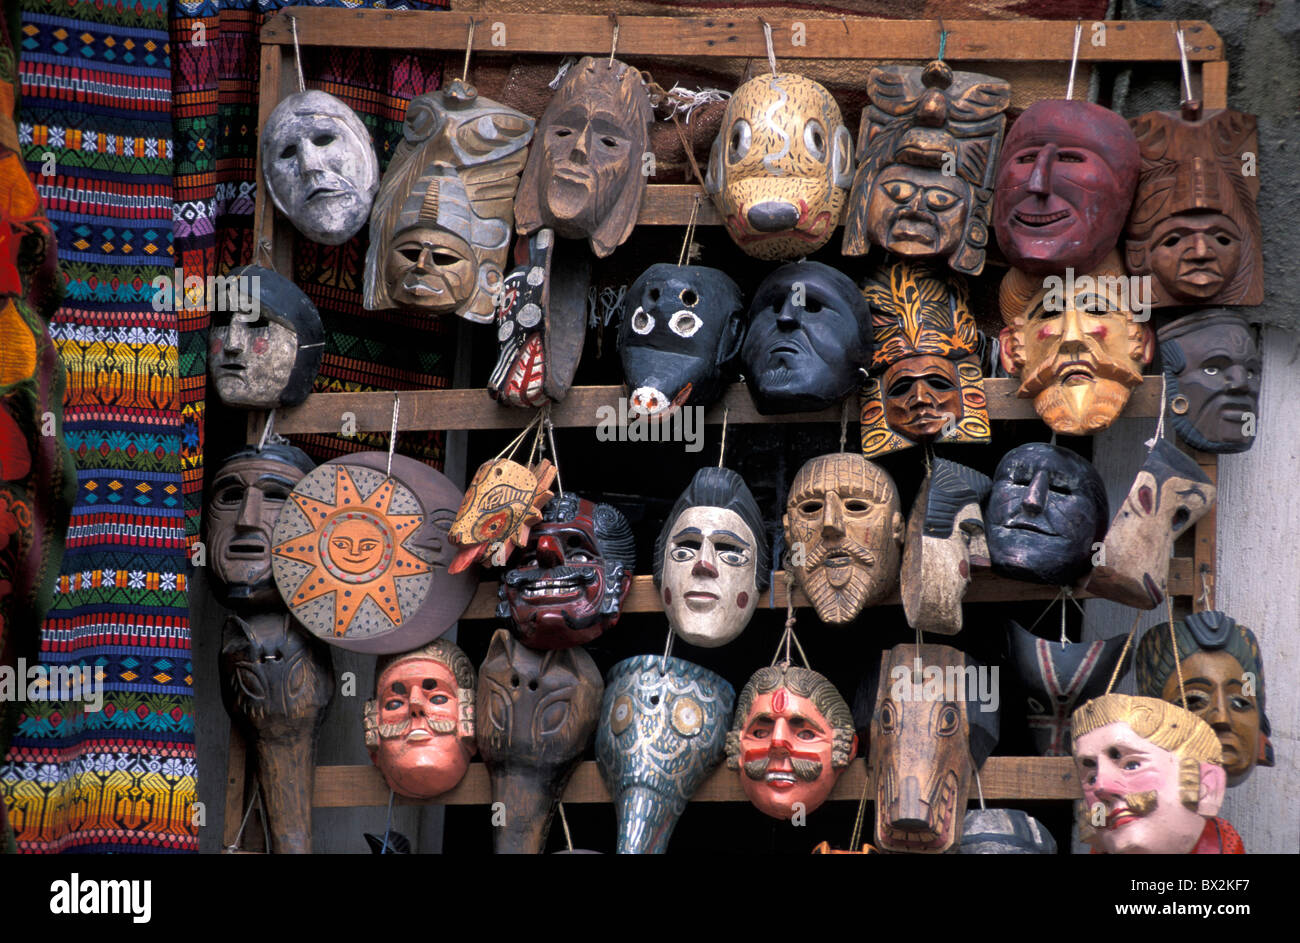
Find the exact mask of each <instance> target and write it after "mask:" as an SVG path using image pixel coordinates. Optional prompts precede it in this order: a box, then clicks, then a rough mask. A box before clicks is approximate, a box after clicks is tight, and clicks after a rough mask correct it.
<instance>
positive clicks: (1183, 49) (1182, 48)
mask: <svg viewBox="0 0 1300 943" xmlns="http://www.w3.org/2000/svg"><path fill="white" fill-rule="evenodd" d="M1174 38H1175V39H1177V40H1178V59H1179V61H1180V63H1181V64H1182V69H1183V101H1182V102H1180V104H1182V103H1185V102H1189V101H1191V100H1192V67H1191V66H1190V65H1189V64H1188V62H1187V42H1186V40H1185V39H1184V38H1183V24H1182V21H1181V20H1178V21H1175V28H1174Z"/></svg>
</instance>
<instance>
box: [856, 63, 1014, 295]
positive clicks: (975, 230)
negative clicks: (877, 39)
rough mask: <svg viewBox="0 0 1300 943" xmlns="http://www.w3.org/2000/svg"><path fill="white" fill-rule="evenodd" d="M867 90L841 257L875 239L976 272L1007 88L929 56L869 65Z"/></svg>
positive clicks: (913, 255) (864, 248) (898, 249)
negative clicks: (924, 60) (918, 62)
mask: <svg viewBox="0 0 1300 943" xmlns="http://www.w3.org/2000/svg"><path fill="white" fill-rule="evenodd" d="M867 96H868V98H869V99H870V101H871V104H870V105H868V106H867V107H866V108H864V109H863V111H862V123H861V125H860V126H859V129H858V149H857V155H856V156H857V164H858V166H857V171H856V173H855V175H854V177H853V190H852V192H851V193H850V195H849V213H848V218H847V219H846V220H845V222H844V247H843V249H844V254H845V255H865V254H866V253H867V250H868V249H869V248H870V247H871V246H873V245H877V246H882V247H883V248H885V249H888V250H889V251H890V252H893V253H896V254H897V255H902V256H907V257H909V258H912V259H930V258H936V259H946V260H947V262H948V265H949V266H951V267H952V268H953V269H955V270H956V271H958V272H963V273H965V274H967V275H978V274H979V273H980V272H981V271H983V269H984V248H985V246H986V245H988V240H989V209H990V206H989V203H990V199H991V198H992V196H993V174H994V170H995V169H996V168H997V160H998V149H999V147H1000V146H1001V144H1002V132H1003V130H1004V129H1005V127H1006V123H1007V117H1006V114H1005V112H1006V109H1007V105H1008V104H1009V103H1010V101H1011V84H1010V83H1009V82H1006V81H1003V80H1002V79H996V78H993V77H992V76H989V75H981V74H979V73H978V72H954V71H953V70H952V69H950V68H948V66H947V65H946V64H945V63H944V62H942V61H935V62H931V63H930V64H929V65H927V66H925V67H924V68H922V67H920V66H884V67H881V68H875V69H872V70H871V72H870V74H869V75H868V76H867Z"/></svg>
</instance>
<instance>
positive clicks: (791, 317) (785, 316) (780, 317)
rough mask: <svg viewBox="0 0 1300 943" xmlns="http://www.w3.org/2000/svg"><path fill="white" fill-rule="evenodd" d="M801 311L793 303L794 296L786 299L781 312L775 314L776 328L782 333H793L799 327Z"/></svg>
mask: <svg viewBox="0 0 1300 943" xmlns="http://www.w3.org/2000/svg"><path fill="white" fill-rule="evenodd" d="M801 314H802V309H801V308H800V307H799V305H797V304H795V303H794V296H793V295H791V296H790V297H788V298H786V300H785V304H783V305H781V310H780V311H778V312H777V313H776V326H777V327H779V328H780V329H781V330H783V331H793V330H794V329H795V328H797V327H798V326H799V319H800V315H801Z"/></svg>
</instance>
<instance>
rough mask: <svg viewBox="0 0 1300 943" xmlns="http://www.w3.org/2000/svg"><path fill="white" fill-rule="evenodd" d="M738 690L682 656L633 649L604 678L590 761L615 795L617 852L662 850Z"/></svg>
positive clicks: (714, 756)
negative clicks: (634, 652)
mask: <svg viewBox="0 0 1300 943" xmlns="http://www.w3.org/2000/svg"><path fill="white" fill-rule="evenodd" d="M735 701H736V691H735V689H734V688H733V687H732V686H731V685H730V684H728V683H727V682H726V681H725V680H724V679H723V678H721V677H720V676H718V675H716V674H714V673H713V672H712V671H708V670H706V669H704V668H701V667H700V666H699V665H693V664H691V663H690V662H688V661H682V660H681V659H680V658H663V657H661V656H659V655H639V656H637V657H635V658H628V659H626V660H625V661H620V662H619V663H618V664H616V665H615V666H614V667H613V668H611V669H610V670H609V673H608V674H607V675H606V677H605V698H604V700H603V701H602V702H601V705H600V724H599V726H598V727H597V728H596V765H597V766H598V767H599V768H600V775H601V778H602V779H603V780H604V781H605V786H606V788H607V789H609V792H610V795H612V796H613V797H614V806H615V811H616V814H617V816H618V849H617V850H618V853H619V854H621V855H622V854H637V855H640V854H655V855H657V854H662V853H663V852H664V851H665V850H666V849H667V847H668V839H669V838H670V837H671V836H672V833H673V828H674V826H676V824H677V820H678V818H680V817H681V814H682V812H684V811H685V810H686V804H687V803H688V802H689V801H690V798H691V796H693V795H694V794H695V790H696V789H697V788H698V787H699V785H700V783H702V782H704V780H705V778H707V777H708V775H709V773H711V772H712V771H713V769H714V768H715V767H716V766H717V765H718V763H720V762H721V761H722V755H723V749H724V743H725V740H726V735H727V727H728V725H729V724H730V722H731V710H732V707H733V706H734V704H735Z"/></svg>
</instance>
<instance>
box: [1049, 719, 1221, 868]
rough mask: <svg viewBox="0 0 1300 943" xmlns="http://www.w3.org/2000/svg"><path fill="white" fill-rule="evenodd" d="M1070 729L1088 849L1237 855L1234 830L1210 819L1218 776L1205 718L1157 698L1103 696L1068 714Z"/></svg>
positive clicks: (1217, 754)
mask: <svg viewBox="0 0 1300 943" xmlns="http://www.w3.org/2000/svg"><path fill="white" fill-rule="evenodd" d="M1071 726H1072V727H1073V728H1074V765H1075V768H1076V770H1077V771H1078V775H1079V783H1080V785H1082V787H1083V802H1082V803H1081V804H1080V806H1079V838H1080V840H1082V841H1083V842H1085V843H1087V844H1089V845H1091V846H1092V849H1093V851H1094V852H1098V853H1101V854H1110V855H1115V854H1146V855H1153V854H1154V855H1158V854H1166V855H1185V854H1233V853H1236V854H1241V853H1242V851H1243V849H1242V848H1241V839H1240V837H1239V836H1238V835H1237V833H1236V831H1235V830H1233V828H1232V826H1231V825H1229V824H1228V823H1227V822H1226V821H1225V820H1223V819H1220V818H1216V815H1217V813H1218V811H1219V808H1220V806H1221V805H1222V804H1223V794H1224V786H1225V779H1226V776H1225V774H1224V771H1223V765H1222V754H1221V751H1220V748H1219V741H1218V739H1217V738H1216V737H1215V736H1214V731H1213V730H1211V729H1210V725H1209V724H1207V723H1206V722H1205V721H1203V720H1201V719H1200V718H1199V717H1197V716H1196V715H1195V714H1192V713H1190V712H1189V711H1185V710H1183V709H1182V708H1181V707H1175V706H1174V705H1173V704H1169V703H1167V702H1165V701H1162V700H1160V699H1159V698H1153V697H1132V696H1130V695H1127V694H1105V695H1102V696H1101V697H1099V698H1095V699H1094V700H1091V701H1088V702H1087V703H1086V704H1084V705H1083V706H1082V707H1080V708H1079V709H1078V710H1077V711H1075V712H1074V717H1073V719H1072V721H1071ZM1229 849H1235V850H1229Z"/></svg>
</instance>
